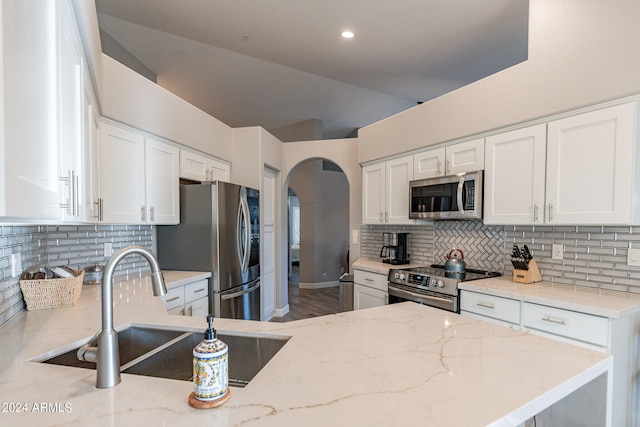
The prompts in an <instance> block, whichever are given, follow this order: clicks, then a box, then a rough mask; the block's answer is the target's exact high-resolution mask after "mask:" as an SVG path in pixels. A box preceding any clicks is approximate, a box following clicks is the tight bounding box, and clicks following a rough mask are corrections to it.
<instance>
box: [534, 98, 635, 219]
mask: <svg viewBox="0 0 640 427" xmlns="http://www.w3.org/2000/svg"><path fill="white" fill-rule="evenodd" d="M636 114H637V113H636V103H628V104H623V105H618V106H615V107H610V108H606V109H602V110H597V111H592V112H589V113H585V114H580V115H577V116H573V117H568V118H566V119H561V120H556V121H553V122H550V123H549V127H548V141H547V194H546V198H547V206H546V212H545V214H546V219H547V222H548V223H550V224H632V223H633V224H637V223H638V213H637V212H632V207H633V206H632V203H633V199H634V194H635V193H637V191H634V189H635V188H637V186H638V185H640V183H639V182H638V171H637V170H636V169H637V166H638V163H637V162H636V160H637V156H638V152H637V151H638V150H637V141H636V139H637V135H636V130H635V127H636Z"/></svg>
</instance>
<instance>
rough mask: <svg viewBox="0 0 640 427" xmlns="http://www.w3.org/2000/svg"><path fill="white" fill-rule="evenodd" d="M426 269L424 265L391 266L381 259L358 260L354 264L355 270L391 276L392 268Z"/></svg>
mask: <svg viewBox="0 0 640 427" xmlns="http://www.w3.org/2000/svg"><path fill="white" fill-rule="evenodd" d="M414 267H424V264H403V265H391V264H387V263H383V262H382V260H381V258H358V259H357V260H355V261H354V262H353V269H354V270H364V271H369V272H371V273H378V274H389V270H390V269H392V268H414Z"/></svg>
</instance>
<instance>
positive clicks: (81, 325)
mask: <svg viewBox="0 0 640 427" xmlns="http://www.w3.org/2000/svg"><path fill="white" fill-rule="evenodd" d="M114 306H115V312H114V321H115V325H116V328H117V329H121V328H123V327H126V326H128V325H130V324H132V323H133V324H152V325H171V326H178V327H190V328H193V327H198V328H202V329H204V327H205V320H204V319H203V318H192V317H185V316H170V315H168V314H167V313H166V311H165V309H164V307H163V304H162V301H161V300H160V298H154V297H153V296H152V292H151V284H150V280H149V279H148V278H146V277H145V278H136V279H132V280H126V281H121V282H118V283H116V284H115V285H114ZM215 323H216V324H215V326H216V328H217V329H218V330H219V331H239V332H242V331H244V332H251V333H256V332H257V333H260V332H264V333H269V334H278V335H286V336H290V337H291V339H290V340H289V341H288V343H287V344H286V345H285V346H284V347H283V348H282V350H280V352H279V353H278V354H276V356H275V357H274V358H273V359H272V360H271V361H270V362H269V363H268V364H267V365H266V366H265V367H264V368H263V369H262V371H260V372H259V373H258V375H257V376H256V377H255V378H254V379H253V380H252V381H251V383H250V384H249V385H248V386H247V387H245V388H232V389H231V398H230V399H229V401H228V402H226V403H225V404H224V405H223V406H221V407H219V408H217V409H209V410H202V409H193V408H192V407H190V406H189V405H188V403H187V399H188V395H189V394H190V392H191V391H192V390H193V385H192V384H191V383H189V382H183V381H175V380H166V379H159V378H151V377H142V376H136V375H128V374H123V375H122V382H121V383H120V384H119V385H117V386H115V387H113V388H110V389H97V388H96V387H95V381H96V373H95V371H92V370H86V369H80V368H70V367H62V366H55V365H48V364H42V363H37V362H33V361H30V359H33V358H37V357H41V356H42V355H43V354H45V353H53V350H55V349H62V348H64V349H68V348H71V346H72V345H73V344H76V343H81V342H84V341H85V340H86V339H87V338H88V337H90V336H92V335H93V334H94V333H95V332H96V331H97V330H98V329H99V328H100V292H99V288H98V287H95V286H94V287H85V289H83V292H82V296H81V298H80V302H79V303H78V305H77V306H75V307H70V308H61V309H53V310H40V311H26V312H23V313H20V314H19V315H18V316H16V317H15V318H14V319H12V320H11V321H9V322H8V323H6V324H5V325H4V326H2V327H1V328H0V348H1V349H2V351H0V405H2V406H1V407H0V425H2V426H24V425H37V426H52V425H65V426H87V425H91V426H96V425H108V426H147V425H164V426H174V425H175V426H188V425H215V426H240V425H242V426H278V427H282V426H294V425H295V426H300V425H304V426H327V425H331V426H344V425H348V426H359V425H362V426H399V425H402V426H414V425H420V426H446V427H455V426H461V427H470V426H513V425H519V424H521V423H522V422H524V421H525V420H526V419H528V418H529V417H531V416H533V415H535V414H537V413H539V412H540V411H542V410H543V409H545V408H547V407H549V406H551V405H553V404H554V403H555V402H557V401H559V400H561V399H563V398H564V397H565V396H569V398H571V396H575V395H576V394H580V393H581V392H582V391H583V390H584V389H585V388H588V389H589V390H595V391H593V392H590V397H591V398H594V399H595V401H597V402H599V404H600V405H601V406H603V407H606V406H605V405H604V404H605V403H606V402H610V400H611V398H610V394H609V393H607V392H605V391H604V389H605V388H606V386H605V387H604V388H603V387H595V388H592V387H591V385H592V384H594V383H602V382H603V380H602V379H603V378H605V380H604V382H605V384H606V376H603V374H605V373H608V372H609V371H610V369H611V357H610V356H608V355H606V354H603V353H600V352H596V351H592V350H587V349H583V348H579V347H576V346H573V345H569V344H564V343H561V342H557V341H553V340H549V339H546V338H543V337H539V336H535V335H531V334H525V333H522V332H518V331H514V330H511V329H507V328H503V327H500V326H495V325H492V324H489V323H486V322H483V321H479V320H475V319H470V318H465V317H461V316H459V315H457V314H454V313H450V312H447V311H442V310H437V309H434V308H429V307H424V306H421V305H418V304H414V303H402V304H393V305H389V306H384V307H377V308H372V309H367V310H359V311H351V312H347V313H341V314H336V315H331V316H324V317H318V318H314V319H307V320H301V321H295V322H288V323H275V322H274V323H269V322H257V321H242V320H231V319H216V321H215ZM230 363H233V359H231V360H230ZM591 406H593V405H591ZM605 416H606V415H605ZM596 423H598V424H594V425H598V426H600V425H602V422H601V421H596Z"/></svg>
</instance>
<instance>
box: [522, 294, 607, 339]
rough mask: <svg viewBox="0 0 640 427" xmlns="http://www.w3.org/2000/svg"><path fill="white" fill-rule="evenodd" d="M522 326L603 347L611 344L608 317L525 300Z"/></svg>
mask: <svg viewBox="0 0 640 427" xmlns="http://www.w3.org/2000/svg"><path fill="white" fill-rule="evenodd" d="M522 326H523V329H525V330H526V329H527V328H530V329H535V330H538V331H543V332H547V333H550V334H553V335H558V336H562V337H567V338H571V339H575V340H578V341H583V342H587V343H591V344H595V345H598V346H602V347H606V346H608V344H609V319H608V318H606V317H599V316H593V315H591V314H585V313H578V312H575V311H569V310H562V309H559V308H553V307H547V306H545V305H539V304H532V303H529V302H525V303H523V305H522Z"/></svg>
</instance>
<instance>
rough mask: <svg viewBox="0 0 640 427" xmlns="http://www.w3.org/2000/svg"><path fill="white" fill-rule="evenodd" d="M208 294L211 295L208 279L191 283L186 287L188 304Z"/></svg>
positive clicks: (186, 302) (185, 296)
mask: <svg viewBox="0 0 640 427" xmlns="http://www.w3.org/2000/svg"><path fill="white" fill-rule="evenodd" d="M207 295H209V281H208V280H207V279H204V280H199V281H197V282H194V283H189V284H188V285H185V287H184V301H185V304H188V303H190V302H191V301H195V300H197V299H200V298H204V297H206V296H207Z"/></svg>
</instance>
